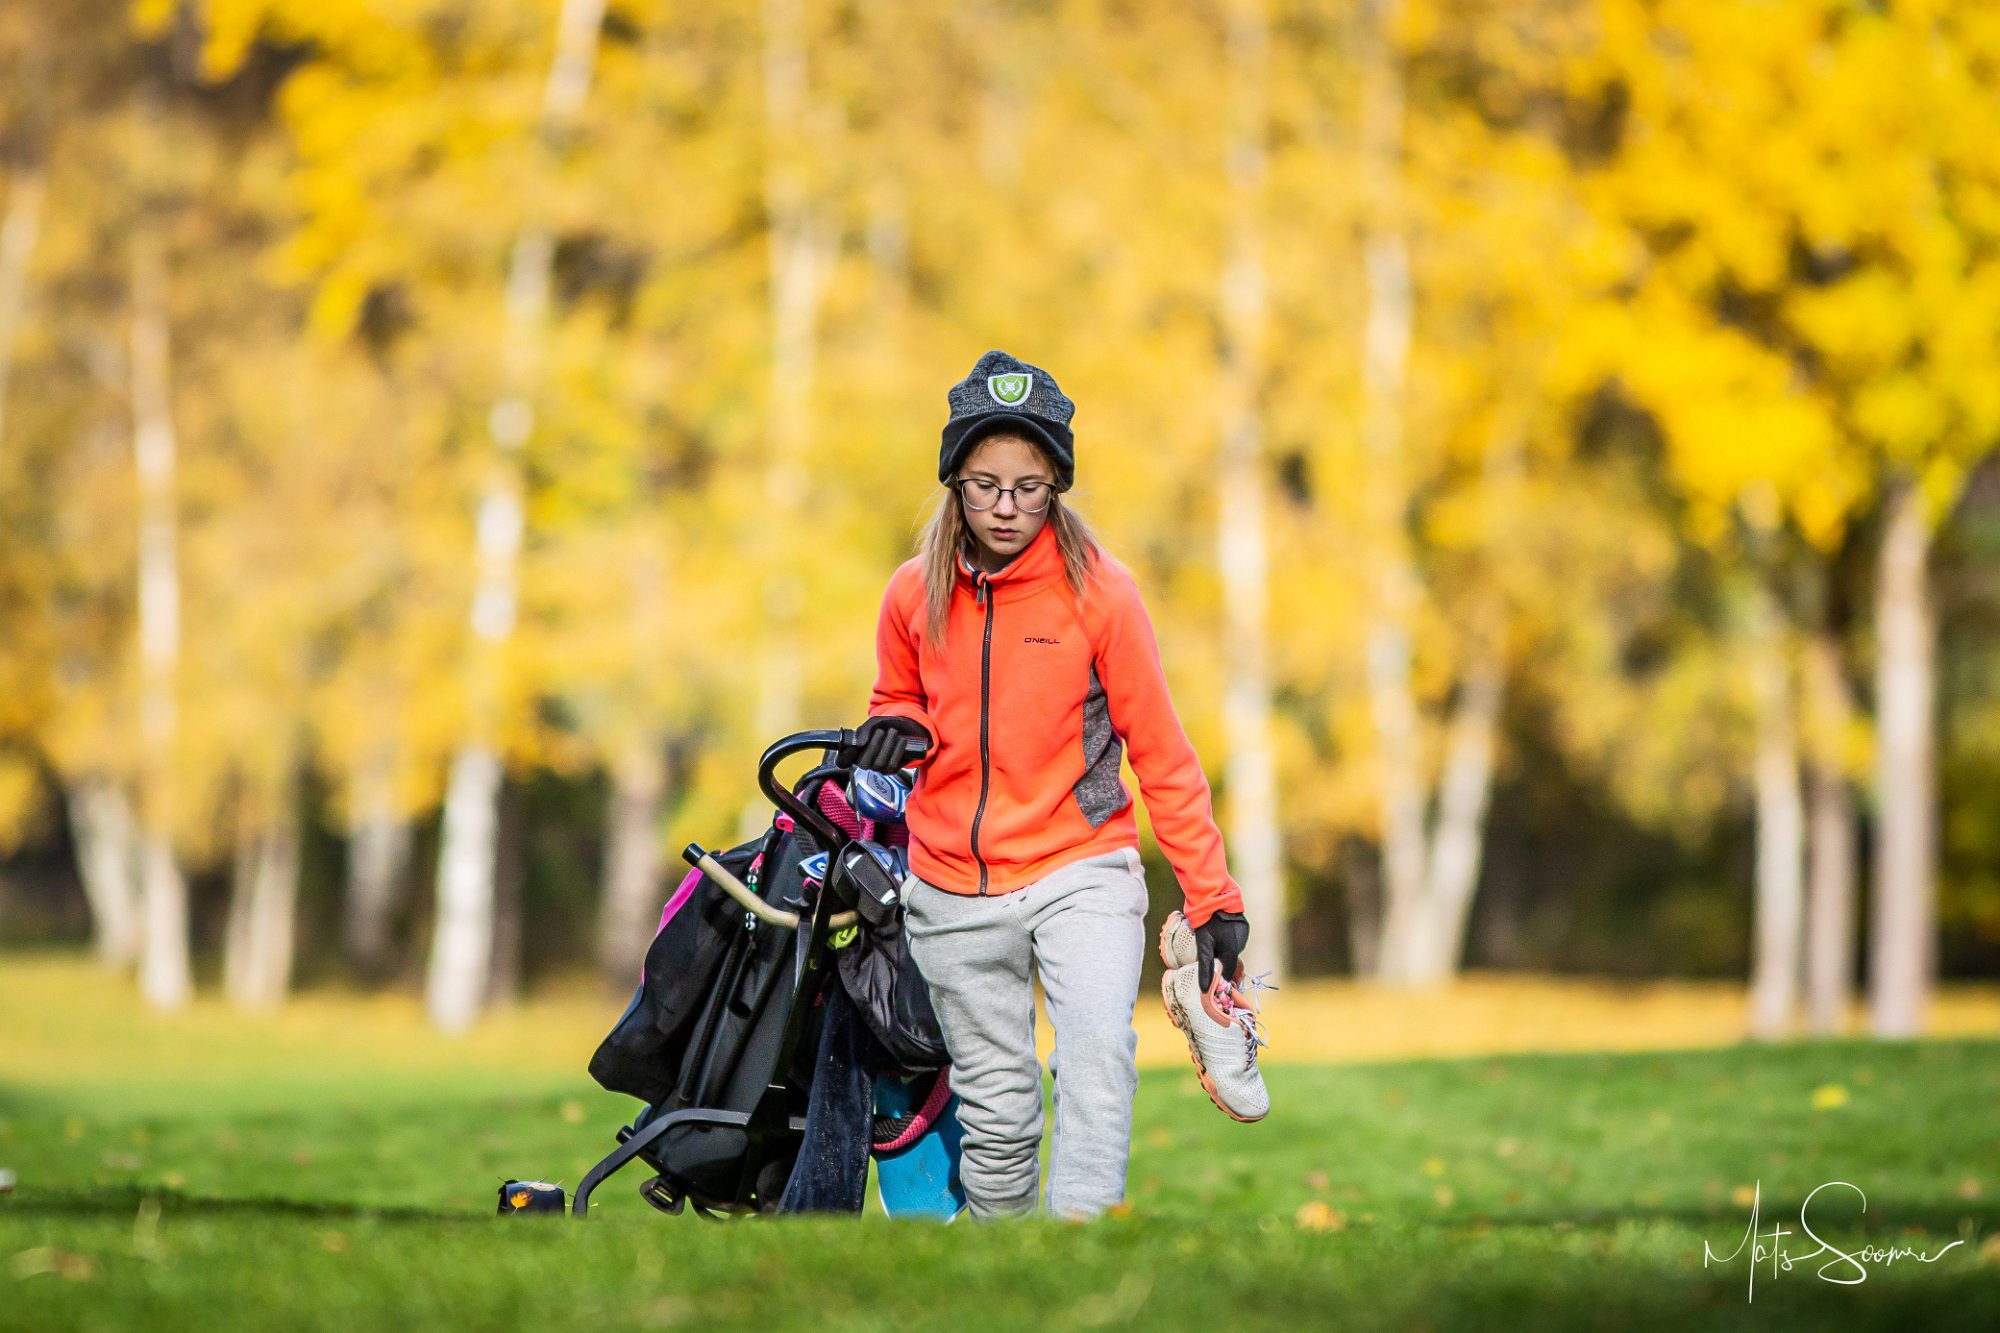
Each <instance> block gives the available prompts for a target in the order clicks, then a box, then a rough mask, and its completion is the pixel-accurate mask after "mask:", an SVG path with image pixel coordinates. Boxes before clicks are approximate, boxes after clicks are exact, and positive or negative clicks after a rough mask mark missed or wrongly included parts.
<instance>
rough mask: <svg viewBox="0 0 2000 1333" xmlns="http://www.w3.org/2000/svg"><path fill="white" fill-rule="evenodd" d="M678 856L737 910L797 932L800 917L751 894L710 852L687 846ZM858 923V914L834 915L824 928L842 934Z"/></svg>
mask: <svg viewBox="0 0 2000 1333" xmlns="http://www.w3.org/2000/svg"><path fill="white" fill-rule="evenodd" d="M681 856H682V858H683V859H684V860H686V861H687V863H688V864H689V865H692V866H695V867H697V868H698V869H699V870H700V871H701V873H702V874H704V875H706V876H708V877H709V878H710V879H712V880H714V881H715V882H716V884H717V885H718V886H720V887H721V889H722V891H723V892H724V893H726V894H728V895H729V896H730V897H732V898H734V899H735V900H736V902H737V905H738V906H740V907H741V908H742V909H743V910H744V911H746V912H748V913H749V914H750V915H751V916H754V917H756V918H757V919H758V920H759V921H766V922H769V923H770V924H771V925H774V926H778V927H781V928H783V929H785V930H797V929H798V928H799V914H798V913H797V912H787V911H785V910H784V909H783V908H779V907H773V906H771V904H769V903H767V902H765V901H764V900H763V899H762V898H759V897H758V896H757V895H756V894H754V893H752V892H751V891H750V887H749V886H748V885H747V884H745V883H744V882H743V881H742V880H740V879H738V878H736V876H734V875H732V874H731V873H729V867H727V866H725V865H723V864H722V862H720V861H718V860H716V859H715V855H714V854H713V853H712V852H706V851H703V850H702V848H701V844H699V843H694V842H691V843H689V844H688V845H687V846H686V847H685V848H684V849H683V850H682V851H681ZM860 919H861V914H860V913H859V912H854V911H847V912H836V913H834V914H833V916H832V917H831V918H830V919H829V920H828V922H827V926H828V928H829V929H831V930H845V929H846V928H847V927H849V926H851V925H853V924H855V923H856V922H857V921H859V920H860Z"/></svg>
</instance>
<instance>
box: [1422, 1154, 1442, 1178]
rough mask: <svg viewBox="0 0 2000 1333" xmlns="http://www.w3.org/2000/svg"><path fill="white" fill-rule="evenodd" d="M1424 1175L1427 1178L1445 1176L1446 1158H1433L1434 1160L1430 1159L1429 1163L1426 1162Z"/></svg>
mask: <svg viewBox="0 0 2000 1333" xmlns="http://www.w3.org/2000/svg"><path fill="white" fill-rule="evenodd" d="M1424 1174H1425V1175H1427V1176H1441V1175H1443V1174H1444V1158H1442V1157H1433V1158H1430V1159H1429V1160H1428V1161H1426V1162H1425V1163H1424Z"/></svg>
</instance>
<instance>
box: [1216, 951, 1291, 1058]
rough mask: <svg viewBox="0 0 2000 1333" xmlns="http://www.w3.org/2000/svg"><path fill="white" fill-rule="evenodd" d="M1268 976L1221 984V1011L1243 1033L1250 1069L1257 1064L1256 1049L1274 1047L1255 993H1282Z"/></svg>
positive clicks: (1267, 974) (1261, 973)
mask: <svg viewBox="0 0 2000 1333" xmlns="http://www.w3.org/2000/svg"><path fill="white" fill-rule="evenodd" d="M1270 975H1271V974H1270V973H1269V972H1259V973H1258V974H1257V975H1256V976H1254V977H1245V978H1243V980H1242V981H1241V982H1238V983H1236V984H1233V985H1232V984H1231V983H1229V982H1226V981H1225V982H1224V983H1223V984H1222V997H1221V998H1222V1011H1223V1013H1224V1014H1225V1015H1227V1017H1228V1019H1229V1021H1230V1022H1232V1023H1234V1024H1236V1025H1237V1026H1238V1027H1241V1028H1242V1029H1243V1035H1244V1039H1245V1044H1246V1051H1245V1054H1246V1055H1248V1057H1249V1062H1250V1067H1251V1068H1255V1067H1256V1064H1257V1048H1258V1047H1260V1046H1269V1045H1270V1044H1271V1039H1270V1033H1269V1032H1267V1031H1266V1030H1265V1027H1264V1019H1263V1015H1262V1012H1261V1010H1260V1007H1259V1004H1258V1001H1257V995H1256V992H1258V991H1260V990H1280V989H1282V987H1280V986H1279V985H1278V984H1277V983H1275V982H1273V981H1270V980H1268V979H1267V978H1269V977H1270Z"/></svg>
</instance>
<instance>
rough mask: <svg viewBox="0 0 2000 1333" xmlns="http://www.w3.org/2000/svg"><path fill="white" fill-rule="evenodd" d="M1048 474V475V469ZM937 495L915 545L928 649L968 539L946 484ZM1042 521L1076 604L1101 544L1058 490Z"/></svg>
mask: <svg viewBox="0 0 2000 1333" xmlns="http://www.w3.org/2000/svg"><path fill="white" fill-rule="evenodd" d="M1001 434H1002V432H998V431H996V432H995V433H994V434H993V435H990V436H987V437H986V438H987V439H997V438H999V437H1000V435H1001ZM1013 438H1015V439H1019V440H1021V441H1022V442H1023V443H1025V444H1030V445H1034V448H1035V452H1036V453H1038V454H1040V455H1041V456H1042V457H1043V458H1045V459H1046V458H1048V451H1047V450H1046V449H1044V448H1042V447H1041V445H1039V444H1036V443H1035V441H1033V440H1030V439H1027V438H1026V437H1025V436H1014V437H1013ZM1050 470H1051V472H1053V471H1054V468H1053V466H1051V469H1050ZM943 494H944V501H943V503H942V504H940V505H939V506H938V509H937V512H936V513H935V514H933V515H931V521H930V522H929V524H927V525H926V526H925V528H924V535H923V537H922V538H921V539H919V541H918V543H917V550H918V552H919V553H920V554H921V555H922V556H923V562H924V565H923V568H924V600H925V610H926V615H925V623H924V634H925V637H926V638H928V639H929V640H930V642H931V646H932V647H938V646H940V645H942V644H943V642H944V627H945V617H946V615H947V613H948V612H949V610H950V608H951V592H952V588H953V587H954V586H955V585H956V584H957V581H958V553H959V552H960V551H961V550H963V551H965V552H966V553H967V555H968V556H969V555H970V554H971V549H972V542H973V540H974V539H973V536H972V530H971V528H970V526H969V525H967V523H966V521H965V511H964V510H963V509H962V508H960V507H959V501H958V492H957V488H955V487H951V486H946V487H945V488H944V492H943ZM1044 521H1045V522H1046V523H1048V524H1049V525H1050V526H1051V527H1053V528H1054V529H1055V530H1056V548H1057V549H1058V550H1060V551H1061V552H1062V562H1063V577H1064V578H1065V579H1066V580H1067V581H1068V583H1069V586H1070V591H1071V592H1073V593H1075V594H1076V596H1077V598H1078V600H1079V601H1081V600H1082V599H1083V597H1084V596H1085V589H1086V587H1087V585H1088V583H1089V580H1090V573H1091V569H1092V567H1093V566H1094V565H1095V564H1096V562H1097V557H1098V556H1099V554H1101V553H1102V551H1103V549H1104V546H1103V543H1101V542H1099V541H1098V540H1097V534H1096V533H1094V532H1092V531H1091V530H1090V525H1089V524H1087V523H1085V522H1084V521H1083V519H1082V518H1081V517H1080V516H1079V515H1078V514H1077V512H1076V511H1075V510H1074V509H1071V508H1070V507H1069V506H1068V505H1066V504H1064V503H1063V498H1062V495H1061V493H1059V492H1058V493H1054V494H1051V495H1050V496H1049V509H1048V517H1047V518H1046V519H1045V520H1044Z"/></svg>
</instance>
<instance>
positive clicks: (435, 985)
mask: <svg viewBox="0 0 2000 1333" xmlns="http://www.w3.org/2000/svg"><path fill="white" fill-rule="evenodd" d="M499 792H500V760H499V758H498V756H496V755H495V754H494V753H493V751H492V750H491V749H490V748H488V747H487V746H484V745H470V746H466V747H464V748H462V749H460V750H459V752H458V753H457V754H456V755H455V756H453V758H452V763H451V779H450V782H449V784H448V785H447V786H446V788H445V798H444V836H443V838H442V846H441V848H440V850H439V854H438V882H437V915H438V924H437V929H436V931H435V933H434V934H433V936H432V941H431V958H430V970H429V972H428V974H427V976H426V977H425V983H424V1008H425V1010H426V1011H427V1012H428V1013H429V1014H430V1017H431V1021H432V1022H433V1023H435V1024H437V1025H438V1026H439V1027H440V1028H443V1029H444V1030H445V1031H447V1032H463V1031H465V1030H466V1029H467V1028H470V1027H471V1026H472V1024H473V1023H474V1022H475V1021H476V1020H477V1019H478V1017H479V1011H480V1009H481V1008H482V1007H483V1006H484V1004H485V1000H486V988H487V982H488V978H489V975H490V971H491V968H492V963H493V872H494V868H495V863H496V858H497V855H498V842H497V839H496V837H495V834H496V832H497V825H498V819H497V814H498V812H497V810H496V809H495V806H494V802H495V800H496V799H497V798H498V796H499Z"/></svg>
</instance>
